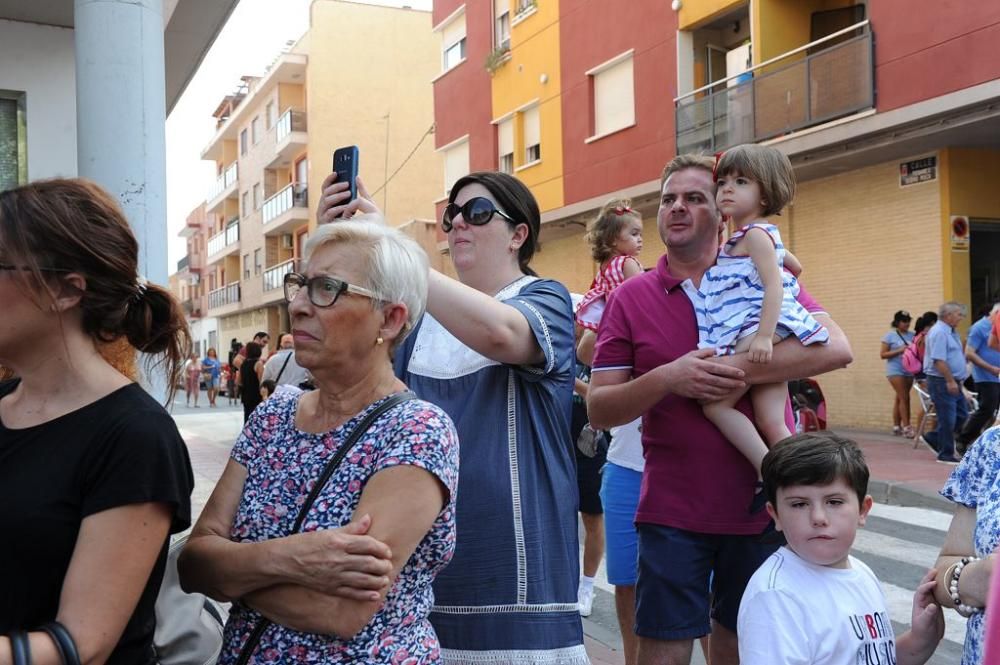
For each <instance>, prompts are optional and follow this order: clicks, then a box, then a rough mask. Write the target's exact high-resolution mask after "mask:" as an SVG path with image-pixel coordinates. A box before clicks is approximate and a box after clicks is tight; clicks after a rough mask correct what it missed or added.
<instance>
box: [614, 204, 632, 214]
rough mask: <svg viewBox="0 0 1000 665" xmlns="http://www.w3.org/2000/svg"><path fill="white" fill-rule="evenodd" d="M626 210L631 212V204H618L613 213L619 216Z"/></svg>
mask: <svg viewBox="0 0 1000 665" xmlns="http://www.w3.org/2000/svg"><path fill="white" fill-rule="evenodd" d="M627 212H632V206H629V205H625V206H618V207H617V208H615V214H616V215H619V216H620V215H624V214H625V213H627Z"/></svg>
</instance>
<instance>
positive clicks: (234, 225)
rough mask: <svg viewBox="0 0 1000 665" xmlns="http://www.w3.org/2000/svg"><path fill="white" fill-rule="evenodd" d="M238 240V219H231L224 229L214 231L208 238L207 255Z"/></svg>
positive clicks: (215, 252) (219, 250)
mask: <svg viewBox="0 0 1000 665" xmlns="http://www.w3.org/2000/svg"><path fill="white" fill-rule="evenodd" d="M239 240H240V221H239V219H232V220H230V221H229V224H227V225H226V229H225V230H224V231H220V232H218V233H216V234H215V235H214V236H212V237H211V238H209V239H208V255H209V256H212V255H213V254H217V253H219V252H221V251H222V250H224V249H225V248H226V247H229V246H230V245H232V244H234V243H237V242H239Z"/></svg>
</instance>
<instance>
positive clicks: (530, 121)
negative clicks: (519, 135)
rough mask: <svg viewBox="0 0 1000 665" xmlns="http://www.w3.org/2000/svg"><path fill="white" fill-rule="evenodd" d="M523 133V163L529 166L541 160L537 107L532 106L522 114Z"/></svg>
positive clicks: (540, 130) (540, 131) (539, 122)
mask: <svg viewBox="0 0 1000 665" xmlns="http://www.w3.org/2000/svg"><path fill="white" fill-rule="evenodd" d="M521 122H522V128H523V132H524V163H525V164H531V163H532V162H537V161H539V160H540V159H541V158H542V128H541V121H540V119H539V114H538V107H537V106H532V107H531V108H530V109H527V110H525V111H524V113H523V114H522V118H521Z"/></svg>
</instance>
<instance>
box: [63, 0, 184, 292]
mask: <svg viewBox="0 0 1000 665" xmlns="http://www.w3.org/2000/svg"><path fill="white" fill-rule="evenodd" d="M74 7H75V16H74V25H75V43H76V134H77V166H78V170H79V174H80V176H82V177H84V178H90V179H91V180H94V181H95V182H97V183H98V184H100V185H101V186H103V187H105V188H106V189H107V190H109V191H110V192H111V193H112V194H114V195H115V196H117V197H118V199H119V201H120V202H121V205H122V208H123V209H124V210H125V214H126V216H127V217H128V220H129V223H130V224H131V225H132V229H133V231H134V232H135V235H136V238H137V239H138V241H139V272H140V274H142V275H144V276H146V277H147V278H148V279H149V281H151V282H155V283H157V284H163V285H166V284H167V199H166V188H167V176H166V126H165V125H166V102H165V96H166V93H165V87H166V83H165V81H164V62H163V2H162V0H74Z"/></svg>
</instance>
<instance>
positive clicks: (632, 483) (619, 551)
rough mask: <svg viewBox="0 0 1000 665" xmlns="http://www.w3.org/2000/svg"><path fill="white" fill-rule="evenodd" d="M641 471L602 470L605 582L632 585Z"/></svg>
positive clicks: (608, 467) (610, 466) (611, 465)
mask: <svg viewBox="0 0 1000 665" xmlns="http://www.w3.org/2000/svg"><path fill="white" fill-rule="evenodd" d="M640 485H642V472H641V471H633V470H632V469H627V468H625V467H624V466H618V465H617V464H615V463H614V462H608V463H607V464H605V465H604V470H603V471H602V472H601V502H602V503H603V504H604V540H605V543H606V546H607V550H606V552H605V567H606V569H607V573H608V582H610V583H611V584H613V585H615V586H635V580H636V577H637V576H638V565H639V537H638V534H636V531H635V509H636V507H637V506H638V505H639V486H640Z"/></svg>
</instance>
